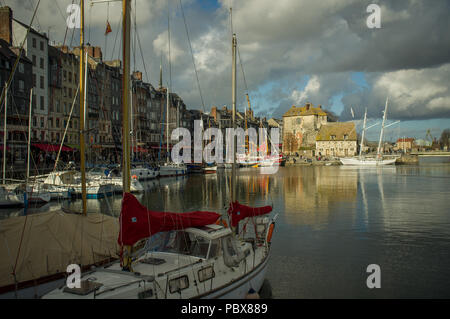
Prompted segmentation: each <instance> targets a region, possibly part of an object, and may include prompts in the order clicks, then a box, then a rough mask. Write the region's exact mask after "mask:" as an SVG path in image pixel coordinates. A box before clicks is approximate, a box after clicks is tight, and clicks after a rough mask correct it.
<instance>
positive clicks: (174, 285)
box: [169, 275, 189, 294]
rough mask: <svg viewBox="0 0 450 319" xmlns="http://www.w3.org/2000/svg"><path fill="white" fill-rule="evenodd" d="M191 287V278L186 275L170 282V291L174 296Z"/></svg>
mask: <svg viewBox="0 0 450 319" xmlns="http://www.w3.org/2000/svg"><path fill="white" fill-rule="evenodd" d="M188 287H189V278H188V276H186V275H184V276H181V277H178V278H175V279H172V280H170V281H169V290H170V293H171V294H173V293H175V292H180V291H181V290H184V289H186V288H188Z"/></svg>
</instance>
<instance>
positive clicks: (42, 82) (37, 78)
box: [0, 7, 48, 141]
mask: <svg viewBox="0 0 450 319" xmlns="http://www.w3.org/2000/svg"><path fill="white" fill-rule="evenodd" d="M28 28H29V26H28V25H26V24H24V23H22V22H20V21H18V20H16V19H14V18H13V12H12V10H11V8H9V7H2V8H0V37H1V38H2V39H3V40H5V41H6V42H7V43H8V44H9V45H11V46H13V47H19V48H20V47H21V45H22V43H24V46H23V49H24V55H25V56H26V57H27V58H28V59H29V60H31V62H32V63H33V68H32V80H33V87H34V90H33V95H34V96H33V101H36V106H35V107H34V114H33V121H32V124H33V125H32V126H33V131H37V132H36V133H37V135H38V136H39V139H40V140H41V141H47V140H48V136H47V134H46V132H47V129H48V127H47V115H48V51H47V48H48V38H47V35H46V34H45V33H41V32H39V31H37V30H35V29H34V28H30V31H29V32H28V34H27V30H28Z"/></svg>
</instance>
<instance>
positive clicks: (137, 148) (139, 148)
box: [133, 146, 148, 153]
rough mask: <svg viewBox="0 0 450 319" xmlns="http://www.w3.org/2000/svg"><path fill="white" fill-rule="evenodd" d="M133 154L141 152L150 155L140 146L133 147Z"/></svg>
mask: <svg viewBox="0 0 450 319" xmlns="http://www.w3.org/2000/svg"><path fill="white" fill-rule="evenodd" d="M133 152H135V153H136V152H139V153H148V150H146V149H145V148H142V147H140V146H138V147H136V146H135V147H133Z"/></svg>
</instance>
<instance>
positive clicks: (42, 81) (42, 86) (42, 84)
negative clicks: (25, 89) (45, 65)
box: [41, 75, 44, 89]
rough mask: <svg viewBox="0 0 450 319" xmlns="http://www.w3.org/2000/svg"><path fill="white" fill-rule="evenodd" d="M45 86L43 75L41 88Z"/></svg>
mask: <svg viewBox="0 0 450 319" xmlns="http://www.w3.org/2000/svg"><path fill="white" fill-rule="evenodd" d="M43 88H44V77H43V76H42V75H41V89H43Z"/></svg>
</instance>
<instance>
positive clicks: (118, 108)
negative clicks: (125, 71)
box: [104, 60, 122, 162]
mask: <svg viewBox="0 0 450 319" xmlns="http://www.w3.org/2000/svg"><path fill="white" fill-rule="evenodd" d="M104 63H105V65H106V68H105V70H106V74H107V75H108V81H109V86H108V88H109V92H107V95H108V98H107V99H105V103H108V101H109V102H110V103H109V105H110V112H111V113H110V119H111V128H110V132H111V136H110V137H111V138H112V141H113V144H114V149H113V154H112V156H113V158H114V160H115V161H116V162H118V161H119V160H120V159H119V157H118V154H119V152H121V150H122V62H121V61H120V60H113V61H105V62H104Z"/></svg>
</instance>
